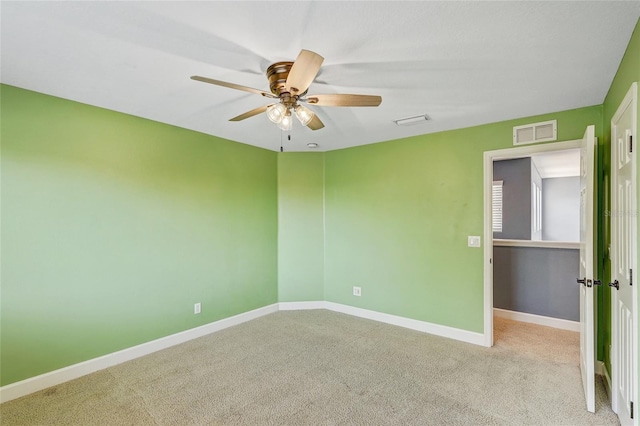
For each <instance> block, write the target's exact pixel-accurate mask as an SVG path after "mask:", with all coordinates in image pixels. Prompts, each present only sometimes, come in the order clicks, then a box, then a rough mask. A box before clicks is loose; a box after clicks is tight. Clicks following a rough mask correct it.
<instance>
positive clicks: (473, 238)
mask: <svg viewBox="0 0 640 426" xmlns="http://www.w3.org/2000/svg"><path fill="white" fill-rule="evenodd" d="M468 246H469V247H480V237H479V236H477V235H469V239H468Z"/></svg>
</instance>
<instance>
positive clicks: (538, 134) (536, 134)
mask: <svg viewBox="0 0 640 426" xmlns="http://www.w3.org/2000/svg"><path fill="white" fill-rule="evenodd" d="M557 139H558V122H557V120H551V121H543V122H541V123H533V124H525V125H524V126H516V127H514V128H513V144H514V145H527V144H530V143H538V142H550V141H555V140H557Z"/></svg>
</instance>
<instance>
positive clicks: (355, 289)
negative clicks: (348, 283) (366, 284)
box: [353, 286, 362, 296]
mask: <svg viewBox="0 0 640 426" xmlns="http://www.w3.org/2000/svg"><path fill="white" fill-rule="evenodd" d="M353 295H354V296H362V289H361V288H360V287H355V286H354V287H353Z"/></svg>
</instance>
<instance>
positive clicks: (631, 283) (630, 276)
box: [629, 269, 633, 285]
mask: <svg viewBox="0 0 640 426" xmlns="http://www.w3.org/2000/svg"><path fill="white" fill-rule="evenodd" d="M629 285H633V269H629Z"/></svg>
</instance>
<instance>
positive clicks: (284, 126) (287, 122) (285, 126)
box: [278, 110, 293, 132]
mask: <svg viewBox="0 0 640 426" xmlns="http://www.w3.org/2000/svg"><path fill="white" fill-rule="evenodd" d="M292 125H293V119H292V118H291V111H290V110H286V111H285V114H284V116H282V120H280V122H279V123H278V127H280V129H281V130H284V131H285V132H288V131H289V130H291V126H292Z"/></svg>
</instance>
